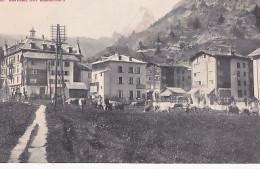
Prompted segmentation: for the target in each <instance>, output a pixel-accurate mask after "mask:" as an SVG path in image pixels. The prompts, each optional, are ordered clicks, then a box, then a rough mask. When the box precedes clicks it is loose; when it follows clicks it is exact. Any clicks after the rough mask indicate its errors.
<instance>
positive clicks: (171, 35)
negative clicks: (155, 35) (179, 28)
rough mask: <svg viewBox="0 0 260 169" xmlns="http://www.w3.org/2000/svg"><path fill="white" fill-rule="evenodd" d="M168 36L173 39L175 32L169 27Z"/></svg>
mask: <svg viewBox="0 0 260 169" xmlns="http://www.w3.org/2000/svg"><path fill="white" fill-rule="evenodd" d="M170 37H171V38H172V39H174V38H175V33H174V31H173V30H172V29H171V32H170Z"/></svg>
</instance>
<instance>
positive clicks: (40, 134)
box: [8, 105, 48, 163]
mask: <svg viewBox="0 0 260 169" xmlns="http://www.w3.org/2000/svg"><path fill="white" fill-rule="evenodd" d="M45 109H46V106H44V105H41V106H40V108H39V109H38V110H37V111H36V117H35V120H34V121H33V123H32V124H31V125H30V126H29V127H28V128H27V130H26V131H25V133H24V135H23V136H22V137H20V138H19V140H18V144H17V145H16V146H15V147H14V149H13V150H12V152H11V156H10V158H9V161H8V162H11V163H19V162H21V159H20V158H21V155H22V154H23V153H24V152H25V151H26V150H27V151H28V156H29V158H28V161H27V162H29V163H47V162H48V161H47V158H46V143H47V134H48V128H47V123H46V117H45ZM36 127H37V128H38V130H37V133H36V135H35V137H33V140H30V138H32V137H31V134H32V131H33V129H34V128H36Z"/></svg>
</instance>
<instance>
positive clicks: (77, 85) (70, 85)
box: [66, 82, 88, 90]
mask: <svg viewBox="0 0 260 169" xmlns="http://www.w3.org/2000/svg"><path fill="white" fill-rule="evenodd" d="M66 87H67V88H68V89H78V90H87V89H88V88H87V86H86V85H85V84H84V83H76V82H74V83H69V82H66Z"/></svg>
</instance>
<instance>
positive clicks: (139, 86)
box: [136, 84, 146, 89]
mask: <svg viewBox="0 0 260 169" xmlns="http://www.w3.org/2000/svg"><path fill="white" fill-rule="evenodd" d="M136 89H146V86H145V85H144V84H137V85H136Z"/></svg>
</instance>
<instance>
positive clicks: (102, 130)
mask: <svg viewBox="0 0 260 169" xmlns="http://www.w3.org/2000/svg"><path fill="white" fill-rule="evenodd" d="M47 121H48V127H49V135H48V146H47V158H48V161H49V162H97V163H99V162H106V163H107V162H113V163H259V162H260V143H259V140H260V118H259V117H250V116H226V115H221V114H218V113H206V114H205V113H199V114H185V113H183V112H173V113H170V114H167V113H161V114H158V113H141V111H136V112H134V111H133V110H132V111H130V110H128V111H126V112H104V111H102V110H95V109H93V108H91V107H90V106H89V107H88V109H87V111H85V112H81V111H80V110H79V109H77V108H73V107H69V106H67V107H66V108H65V109H60V110H53V109H52V108H50V107H49V108H47Z"/></svg>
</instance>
